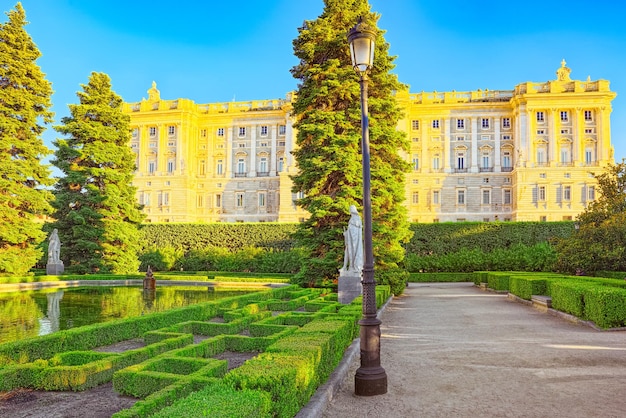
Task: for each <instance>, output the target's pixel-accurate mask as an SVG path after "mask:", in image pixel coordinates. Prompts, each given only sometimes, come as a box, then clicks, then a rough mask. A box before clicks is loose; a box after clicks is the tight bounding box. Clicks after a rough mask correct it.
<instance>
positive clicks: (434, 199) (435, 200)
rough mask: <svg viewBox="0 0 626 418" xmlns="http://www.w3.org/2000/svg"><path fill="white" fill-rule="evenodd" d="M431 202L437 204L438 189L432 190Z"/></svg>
mask: <svg viewBox="0 0 626 418" xmlns="http://www.w3.org/2000/svg"><path fill="white" fill-rule="evenodd" d="M433 204H435V205H438V204H439V190H435V191H433Z"/></svg>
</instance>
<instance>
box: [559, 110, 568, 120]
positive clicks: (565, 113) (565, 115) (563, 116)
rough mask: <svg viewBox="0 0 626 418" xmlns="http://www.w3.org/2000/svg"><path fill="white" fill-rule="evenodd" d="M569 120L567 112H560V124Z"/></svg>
mask: <svg viewBox="0 0 626 418" xmlns="http://www.w3.org/2000/svg"><path fill="white" fill-rule="evenodd" d="M568 120H569V113H568V112H567V110H562V111H561V122H567V121H568Z"/></svg>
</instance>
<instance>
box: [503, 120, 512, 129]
mask: <svg viewBox="0 0 626 418" xmlns="http://www.w3.org/2000/svg"><path fill="white" fill-rule="evenodd" d="M502 127H503V128H510V127H511V118H502Z"/></svg>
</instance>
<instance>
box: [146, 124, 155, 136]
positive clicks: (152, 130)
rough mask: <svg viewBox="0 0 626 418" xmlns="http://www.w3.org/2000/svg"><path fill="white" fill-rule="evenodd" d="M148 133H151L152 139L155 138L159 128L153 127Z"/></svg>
mask: <svg viewBox="0 0 626 418" xmlns="http://www.w3.org/2000/svg"><path fill="white" fill-rule="evenodd" d="M148 132H149V133H150V136H151V137H155V136H156V134H157V128H156V126H151V127H150V129H149V130H148Z"/></svg>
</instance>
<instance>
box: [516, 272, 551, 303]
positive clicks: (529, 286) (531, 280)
mask: <svg viewBox="0 0 626 418" xmlns="http://www.w3.org/2000/svg"><path fill="white" fill-rule="evenodd" d="M509 288H510V289H509V291H510V292H511V293H512V294H514V295H516V296H517V297H520V298H522V299H526V300H531V298H532V295H547V294H548V282H547V280H546V279H545V278H541V277H532V276H519V275H511V276H510V279H509Z"/></svg>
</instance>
